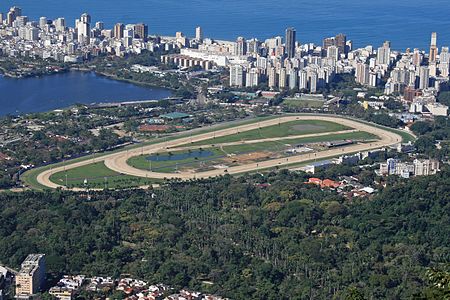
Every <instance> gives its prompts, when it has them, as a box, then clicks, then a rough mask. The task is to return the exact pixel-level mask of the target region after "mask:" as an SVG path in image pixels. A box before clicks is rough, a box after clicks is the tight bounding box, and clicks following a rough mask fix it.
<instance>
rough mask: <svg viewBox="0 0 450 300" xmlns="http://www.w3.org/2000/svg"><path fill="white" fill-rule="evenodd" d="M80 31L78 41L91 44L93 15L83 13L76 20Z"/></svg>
mask: <svg viewBox="0 0 450 300" xmlns="http://www.w3.org/2000/svg"><path fill="white" fill-rule="evenodd" d="M76 27H77V32H78V42H79V43H82V44H83V43H84V44H89V43H90V38H91V16H90V15H88V14H87V13H84V14H82V15H81V17H80V19H79V20H77V22H76Z"/></svg>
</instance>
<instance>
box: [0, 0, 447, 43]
mask: <svg viewBox="0 0 450 300" xmlns="http://www.w3.org/2000/svg"><path fill="white" fill-rule="evenodd" d="M12 5H18V6H21V7H22V8H23V10H24V14H25V15H28V16H29V17H32V18H38V17H40V16H48V17H49V18H56V17H60V16H61V17H65V18H66V19H67V22H68V23H69V24H73V23H74V19H75V18H77V17H78V16H80V14H81V13H83V12H88V13H89V14H91V15H92V18H93V21H104V22H105V23H106V25H107V26H109V27H112V25H113V24H114V23H116V22H123V23H136V22H141V21H142V22H145V23H147V24H149V30H150V33H153V34H156V33H157V34H162V35H174V34H175V32H176V31H182V32H184V33H185V34H187V35H190V36H193V35H194V30H195V27H196V26H202V27H203V28H204V31H205V36H208V37H212V38H216V39H230V40H231V39H235V38H236V37H237V36H244V37H247V38H251V37H257V38H259V39H264V38H267V37H271V36H275V35H283V33H284V29H285V28H286V27H289V26H294V27H296V29H297V38H298V40H299V41H300V42H303V43H306V42H315V43H320V42H321V40H322V38H323V37H326V36H331V35H335V34H337V33H339V32H343V33H346V34H347V36H348V38H349V39H352V40H353V41H354V43H355V45H356V46H365V45H367V44H372V45H375V46H377V45H380V44H381V43H382V42H383V41H384V40H390V41H391V42H392V46H393V48H395V49H399V50H404V49H405V48H407V47H410V48H414V47H418V48H422V49H427V48H428V46H429V42H430V34H431V32H432V31H436V32H438V42H439V45H440V46H441V45H449V44H450V18H449V17H448V15H449V13H450V6H449V1H448V0H429V1H424V0H376V1H369V0H316V1H305V0H278V1H274V0H132V1H117V0H63V1H61V0H2V1H1V2H0V11H4V12H5V11H6V10H7V9H8V8H9V7H10V6H12ZM72 26H73V25H72Z"/></svg>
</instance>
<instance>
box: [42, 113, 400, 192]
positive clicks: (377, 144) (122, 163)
mask: <svg viewBox="0 0 450 300" xmlns="http://www.w3.org/2000/svg"><path fill="white" fill-rule="evenodd" d="M296 120H322V121H329V122H334V123H338V124H342V125H344V126H347V127H351V128H354V129H356V130H358V131H366V132H369V133H372V134H374V135H376V136H378V138H379V140H377V141H374V142H372V143H367V144H353V145H349V146H345V147H341V148H332V149H328V150H325V151H321V152H317V153H307V154H299V155H295V156H290V157H288V158H278V159H271V160H267V161H262V162H258V163H249V164H244V165H239V166H233V167H229V168H226V169H215V170H210V171H205V172H197V173H194V172H179V173H159V172H152V171H146V170H140V169H137V168H134V167H132V166H130V165H128V164H127V160H128V159H129V158H130V157H133V156H137V155H141V154H144V155H149V154H152V153H156V152H159V151H166V150H167V149H169V148H174V147H179V146H182V145H186V144H190V143H195V142H200V141H204V140H208V139H211V138H213V137H216V138H218V137H222V136H227V135H233V134H238V133H241V132H245V131H250V130H254V129H258V128H263V127H267V126H272V125H278V124H281V123H286V122H291V121H296ZM289 138H291V137H286V138H285V139H289ZM401 140H402V138H401V136H400V135H398V134H396V133H394V132H391V131H387V130H385V129H382V128H378V127H375V126H372V125H369V124H366V123H360V122H357V121H354V120H350V119H346V118H341V117H335V116H323V115H318V116H314V115H299V116H282V117H280V118H276V119H270V120H265V121H261V122H256V123H252V124H245V125H237V126H236V127H233V128H226V129H221V130H216V131H214V132H208V133H203V134H197V135H194V136H189V137H183V138H179V139H176V140H171V141H166V142H161V143H158V144H153V145H148V146H143V147H141V148H135V149H131V150H124V151H121V152H117V153H111V154H108V155H105V156H102V157H98V158H96V159H91V160H86V161H80V162H76V163H73V164H70V165H66V166H61V167H56V168H54V169H51V170H46V171H43V172H42V173H40V174H39V175H38V176H37V181H38V182H39V183H40V184H42V185H44V186H47V187H50V188H64V187H63V186H61V185H58V184H56V183H54V182H52V181H50V176H51V175H52V174H54V173H57V172H62V171H65V170H70V169H73V168H77V167H81V166H85V165H89V164H91V163H93V162H101V161H103V162H104V164H105V165H106V166H107V167H108V168H109V169H111V170H113V171H116V172H118V173H122V174H126V175H131V176H137V177H146V178H155V179H175V178H176V179H182V180H187V179H199V178H208V177H215V176H220V175H224V174H238V173H245V172H251V171H257V170H263V169H268V168H273V167H276V166H278V167H283V166H287V165H292V164H298V163H302V162H306V161H310V160H321V159H325V158H330V157H334V156H339V155H344V154H348V153H355V152H360V151H367V150H371V149H378V148H381V147H386V146H391V145H395V144H398V143H399V142H401ZM262 141H265V139H262V140H258V142H262ZM247 142H248V141H247Z"/></svg>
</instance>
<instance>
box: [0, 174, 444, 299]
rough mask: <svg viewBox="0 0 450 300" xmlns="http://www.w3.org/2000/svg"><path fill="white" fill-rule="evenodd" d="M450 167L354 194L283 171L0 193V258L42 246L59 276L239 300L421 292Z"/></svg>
mask: <svg viewBox="0 0 450 300" xmlns="http://www.w3.org/2000/svg"><path fill="white" fill-rule="evenodd" d="M449 175H450V171H449V170H448V169H446V170H444V171H443V172H441V173H439V174H437V175H435V176H430V177H422V178H413V179H410V180H409V181H399V182H397V183H395V184H394V185H392V186H389V187H387V188H385V189H383V190H382V191H381V192H380V194H379V195H378V196H376V197H375V198H373V199H371V200H368V199H361V200H354V201H353V202H351V203H350V202H348V201H347V200H345V199H343V198H342V197H340V196H339V195H338V194H336V193H335V192H333V191H330V190H325V191H322V190H320V189H319V188H318V187H316V186H312V185H307V184H304V183H303V182H305V181H306V180H307V176H306V174H303V173H300V174H293V173H289V172H286V171H281V172H278V173H270V174H266V175H265V176H261V175H247V176H243V177H239V178H232V177H230V176H225V177H223V178H220V179H215V180H203V181H196V182H187V183H172V184H170V185H169V186H167V187H163V188H161V189H158V190H154V191H153V190H147V191H145V190H137V191H132V190H129V191H117V192H116V191H105V192H90V193H71V192H63V191H55V192H31V191H30V192H26V193H22V194H0V224H2V226H0V258H1V259H0V260H1V262H2V263H6V264H8V265H10V266H13V267H18V266H19V264H20V262H21V260H22V259H23V258H24V257H25V256H26V255H27V254H28V253H30V252H43V253H46V254H47V264H48V269H49V271H50V272H52V273H55V275H58V274H61V273H72V274H73V273H84V274H87V275H92V274H96V275H113V276H117V275H118V274H120V273H122V272H125V273H131V274H133V275H135V276H139V277H142V278H144V279H146V280H148V281H150V282H158V281H163V282H165V283H167V284H172V285H174V286H175V287H183V286H189V287H191V288H195V289H200V290H205V291H208V292H217V293H219V294H222V295H224V296H228V297H230V298H233V299H410V298H413V297H422V298H423V297H426V296H427V295H426V294H427V288H426V287H427V286H428V285H429V283H428V281H427V277H426V275H425V272H426V270H427V268H428V267H430V266H434V265H435V263H437V262H440V261H442V259H443V258H444V259H445V257H446V256H447V257H448V253H449V250H450V240H449V239H448V236H450V228H449V226H448V224H449V223H450V217H449V214H448V213H447V212H448V211H449V209H450V192H449V189H450V176H449ZM261 183H265V184H266V185H260V184H261ZM204 281H208V282H213V283H214V284H213V285H205V284H203V282H204ZM431 294H432V293H428V295H431ZM427 297H428V296H427ZM428 298H430V299H433V298H432V297H431V296H429V297H428ZM435 299H437V298H435Z"/></svg>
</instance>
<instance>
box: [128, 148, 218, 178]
mask: <svg viewBox="0 0 450 300" xmlns="http://www.w3.org/2000/svg"><path fill="white" fill-rule="evenodd" d="M199 149H200V148H199ZM204 150H205V151H211V152H212V153H213V154H212V155H211V156H208V157H189V158H185V159H179V160H172V161H152V162H150V161H149V160H147V157H148V156H149V155H139V156H134V157H131V158H129V159H128V160H127V164H129V165H130V166H132V167H134V168H137V169H141V170H150V168H151V169H152V170H153V171H155V172H160V173H171V172H174V171H176V169H177V168H178V167H183V166H185V165H189V167H192V166H194V165H197V164H198V165H200V163H201V162H205V161H212V160H215V159H220V158H222V157H224V156H226V154H225V153H224V152H223V151H222V150H220V149H219V148H207V149H204ZM192 151H195V150H192ZM169 153H171V154H173V155H177V154H185V153H189V151H171V152H161V153H158V154H159V155H161V156H163V155H164V156H165V155H168V154H169Z"/></svg>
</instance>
